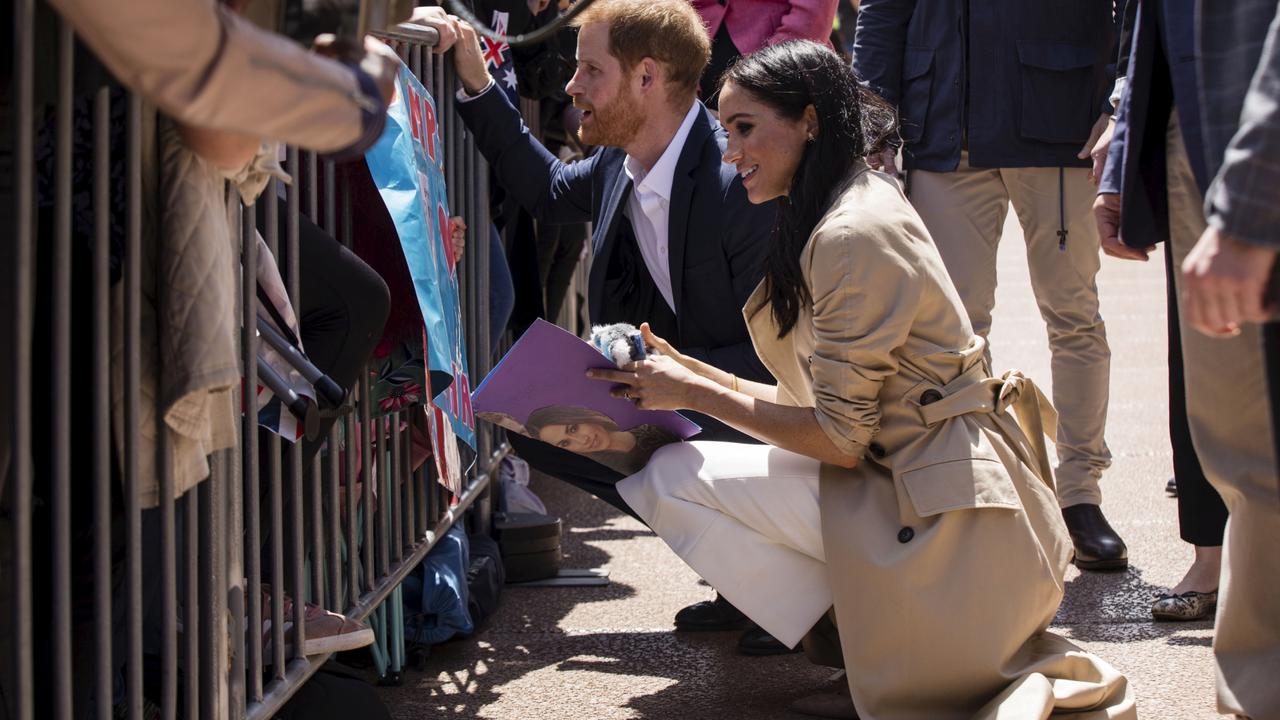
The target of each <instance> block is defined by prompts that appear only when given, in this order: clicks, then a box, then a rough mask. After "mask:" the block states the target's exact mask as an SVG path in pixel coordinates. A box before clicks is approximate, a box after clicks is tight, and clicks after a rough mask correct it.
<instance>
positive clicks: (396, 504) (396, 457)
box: [387, 410, 405, 563]
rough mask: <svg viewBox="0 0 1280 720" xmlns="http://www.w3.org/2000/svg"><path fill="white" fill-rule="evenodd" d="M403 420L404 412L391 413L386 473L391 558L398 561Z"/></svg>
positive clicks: (401, 554) (401, 531)
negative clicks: (389, 461)
mask: <svg viewBox="0 0 1280 720" xmlns="http://www.w3.org/2000/svg"><path fill="white" fill-rule="evenodd" d="M403 421H404V413H403V412H401V411H398V410H397V411H396V412H394V413H392V415H391V467H390V468H388V473H387V474H388V475H389V476H390V478H391V487H390V488H388V490H390V492H388V493H387V510H388V515H389V516H388V518H387V520H388V522H390V523H391V559H392V560H394V561H396V562H397V563H399V562H400V560H401V559H402V558H404V527H403V524H402V523H401V520H402V518H401V517H400V511H401V510H402V509H403V508H404V504H403V503H402V502H401V501H400V498H401V495H402V493H403V492H404V485H405V483H404V475H402V474H401V470H402V469H403V468H402V467H401V462H400V437H401V436H400V432H401V431H400V423H402V422H403Z"/></svg>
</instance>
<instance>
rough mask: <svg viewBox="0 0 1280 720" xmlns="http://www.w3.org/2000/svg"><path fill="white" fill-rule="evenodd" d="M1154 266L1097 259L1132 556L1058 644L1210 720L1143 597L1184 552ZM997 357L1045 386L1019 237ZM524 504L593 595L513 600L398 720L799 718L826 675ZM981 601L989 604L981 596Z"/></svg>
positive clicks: (1172, 631)
mask: <svg viewBox="0 0 1280 720" xmlns="http://www.w3.org/2000/svg"><path fill="white" fill-rule="evenodd" d="M1162 261H1163V259H1162V258H1161V257H1160V256H1159V255H1157V256H1155V257H1154V258H1153V259H1152V261H1151V262H1150V263H1147V264H1145V265H1139V264H1133V263H1121V262H1120V261H1116V260H1107V261H1104V264H1103V265H1104V266H1103V272H1102V275H1101V279H1100V283H1101V287H1102V300H1103V314H1104V316H1105V318H1106V320H1107V331H1108V335H1109V336H1110V339H1111V348H1112V354H1113V361H1112V375H1111V377H1112V382H1111V414H1110V422H1109V424H1108V433H1107V436H1108V441H1109V443H1110V445H1111V449H1112V452H1113V453H1114V455H1115V463H1114V465H1113V467H1112V469H1111V471H1110V472H1109V473H1108V474H1107V476H1106V477H1105V478H1104V481H1103V492H1104V494H1105V497H1106V499H1105V501H1104V508H1105V509H1106V511H1107V514H1108V516H1109V517H1110V519H1111V521H1112V522H1113V524H1114V525H1115V526H1116V528H1117V529H1118V530H1119V531H1120V533H1121V534H1122V535H1123V536H1124V538H1125V539H1126V541H1127V542H1128V543H1129V548H1130V554H1131V558H1132V566H1131V568H1130V570H1129V571H1128V572H1127V573H1122V574H1112V575H1097V574H1086V575H1081V574H1079V573H1078V572H1076V571H1075V570H1074V569H1073V570H1072V571H1071V574H1070V575H1069V576H1068V579H1069V582H1068V585H1067V594H1066V599H1065V601H1064V602H1063V605H1062V609H1061V611H1060V612H1059V614H1058V618H1057V621H1056V623H1055V628H1054V629H1055V630H1057V631H1059V632H1061V633H1064V634H1066V635H1068V636H1069V637H1071V638H1073V639H1075V640H1076V641H1077V642H1079V643H1080V644H1082V645H1084V646H1085V647H1086V648H1088V649H1090V650H1092V651H1094V652H1096V653H1098V654H1099V655H1101V656H1102V657H1104V658H1106V659H1108V660H1110V661H1111V662H1112V663H1113V664H1115V665H1116V666H1117V667H1118V668H1120V669H1121V670H1122V671H1124V672H1125V673H1126V674H1127V675H1128V677H1129V679H1130V681H1131V682H1132V683H1133V685H1134V687H1135V688H1136V691H1137V694H1138V698H1139V707H1140V709H1141V713H1142V715H1143V716H1144V717H1148V718H1170V719H1178V720H1180V719H1183V718H1187V719H1197V720H1198V719H1201V718H1216V717H1218V716H1217V715H1216V713H1214V711H1213V707H1214V706H1213V668H1212V658H1211V651H1210V647H1209V646H1210V642H1211V639H1212V633H1213V629H1212V626H1211V624H1210V623H1207V622H1204V623H1192V624H1178V625H1171V624H1153V623H1152V622H1151V620H1150V615H1149V609H1148V608H1149V605H1150V599H1151V596H1152V594H1153V592H1155V591H1156V590H1157V589H1159V588H1163V587H1167V586H1169V585H1172V584H1173V583H1175V582H1177V580H1178V579H1179V578H1180V577H1181V573H1182V572H1183V571H1184V570H1185V568H1186V566H1187V565H1188V564H1189V563H1190V557H1191V554H1190V548H1189V546H1186V545H1184V544H1183V543H1181V542H1180V541H1179V540H1178V533H1177V517H1176V507H1175V501H1174V500H1171V499H1168V498H1166V497H1165V494H1164V484H1165V481H1166V479H1167V478H1168V477H1169V475H1170V473H1171V460H1170V452H1169V443H1168V439H1167V431H1166V427H1167V425H1166V420H1167V391H1166V385H1165V381H1166V357H1165V352H1166V350H1165V309H1164V307H1165V305H1164V303H1165V300H1164V273H1163V266H1162ZM1000 277H1001V285H1000V289H999V294H998V302H997V313H996V319H995V327H994V331H993V336H992V341H993V346H994V350H995V353H994V355H995V364H996V366H997V367H1000V368H1005V367H1019V368H1021V369H1023V370H1024V371H1025V372H1027V374H1029V375H1031V376H1032V377H1034V378H1036V379H1037V381H1038V382H1040V383H1042V384H1043V385H1044V386H1045V387H1046V390H1047V389H1048V387H1047V386H1048V384H1049V355H1048V351H1047V349H1046V340H1045V332H1044V326H1043V324H1042V323H1041V321H1040V318H1039V315H1038V313H1037V310H1036V306H1035V303H1034V300H1033V298H1032V295H1031V290H1030V284H1029V281H1028V279H1027V273H1026V269H1025V254H1024V251H1023V248H1022V247H1021V242H1020V234H1018V233H1017V230H1016V226H1014V227H1013V228H1012V229H1011V232H1010V233H1007V235H1006V241H1005V242H1004V244H1003V248H1002V250H1001V257H1000ZM534 489H535V491H536V492H538V493H539V494H540V495H541V496H542V497H543V499H544V500H545V501H546V503H547V505H548V507H549V509H550V511H551V512H553V513H556V514H559V515H560V516H561V517H563V518H564V519H565V523H566V527H567V531H566V535H565V537H564V541H563V543H564V549H565V551H566V557H565V561H564V564H565V566H567V567H604V568H607V569H608V570H609V571H610V572H611V576H612V583H611V584H610V585H609V586H608V587H603V588H558V589H539V588H513V589H508V591H507V592H506V593H505V595H504V597H503V603H502V607H501V609H500V611H499V612H498V614H497V616H496V617H495V618H494V619H493V621H492V622H491V624H490V625H489V626H488V627H487V628H484V629H483V630H482V631H481V632H480V633H479V634H477V635H476V636H475V637H474V638H472V639H468V640H462V641H458V642H454V643H451V644H448V645H445V646H442V647H440V648H438V649H436V651H435V652H434V654H433V655H432V657H431V659H430V662H429V664H428V669H427V671H426V672H424V673H415V672H409V673H407V674H406V676H405V685H404V687H402V688H397V689H388V690H385V691H384V697H385V698H386V700H387V701H388V703H390V704H391V706H392V708H393V712H394V714H395V716H396V717H397V718H403V719H404V720H409V719H411V718H412V719H414V720H417V719H418V718H436V717H440V718H444V717H456V718H486V719H492V720H508V719H510V720H516V719H520V720H524V719H527V718H533V719H535V720H559V719H564V720H569V719H573V720H578V719H583V720H596V719H606V718H607V719H614V718H619V719H621V718H649V719H654V720H658V719H664V720H665V719H667V718H671V719H673V720H683V719H685V718H709V719H713V720H718V719H720V718H735V719H738V718H740V719H742V720H756V719H764V718H800V717H802V716H798V715H794V714H792V713H789V712H788V711H787V710H786V706H787V703H788V702H789V701H790V700H791V699H793V698H795V697H797V696H799V695H802V694H804V693H807V692H810V691H814V690H816V689H818V688H820V687H822V686H824V685H825V684H826V683H827V682H828V681H829V678H830V676H831V673H830V672H829V671H828V670H826V669H824V668H819V667H815V666H813V665H811V664H809V663H808V662H807V661H806V660H805V659H804V658H803V656H800V655H792V656H786V657H773V658H747V657H743V656H741V655H738V654H737V653H736V651H735V647H734V643H735V640H736V635H737V634H736V633H711V634H676V633H674V632H672V631H671V618H672V616H673V615H674V614H675V612H676V610H678V609H679V608H681V607H683V606H684V605H687V604H688V603H691V602H694V601H696V600H701V599H705V598H709V597H711V590H710V589H709V588H707V587H706V586H705V585H702V584H701V583H700V582H699V580H698V578H697V576H696V575H694V574H693V573H692V572H691V571H689V570H688V569H687V568H686V567H685V566H684V565H683V564H682V563H681V562H680V561H679V560H678V559H677V558H676V557H675V555H673V554H672V553H671V552H670V551H669V550H668V549H667V548H666V546H665V545H663V543H662V542H661V541H660V540H658V539H656V538H655V537H654V536H652V535H651V534H649V533H648V532H646V531H645V530H644V528H643V526H641V525H640V524H639V523H638V522H636V521H634V520H632V519H631V518H628V517H625V516H622V515H620V514H618V513H616V512H613V511H611V510H610V509H609V508H608V506H606V505H605V504H604V503H601V502H597V501H594V500H593V499H592V498H590V497H589V496H587V495H585V494H582V493H580V492H578V491H577V490H573V489H571V488H567V487H564V486H561V484H560V483H556V482H553V481H545V480H544V481H540V482H535V484H534ZM991 601H992V602H999V601H1000V600H999V596H998V594H997V593H994V592H993V593H992V597H991Z"/></svg>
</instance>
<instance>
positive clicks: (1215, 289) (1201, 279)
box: [1182, 14, 1280, 335]
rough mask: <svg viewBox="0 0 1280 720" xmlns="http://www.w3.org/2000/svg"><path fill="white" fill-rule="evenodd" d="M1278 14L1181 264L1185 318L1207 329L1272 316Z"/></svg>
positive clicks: (1228, 328)
mask: <svg viewBox="0 0 1280 720" xmlns="http://www.w3.org/2000/svg"><path fill="white" fill-rule="evenodd" d="M1277 188H1280V14H1277V16H1276V18H1275V19H1274V20H1273V21H1272V23H1271V27H1270V29H1269V30H1268V32H1267V39H1266V42H1265V43H1264V45H1263V48H1262V57H1261V58H1260V59H1259V61H1258V69H1257V71H1256V72H1255V73H1254V76H1253V82H1252V83H1251V84H1250V86H1249V92H1248V94H1247V95H1245V100H1244V107H1243V108H1242V109H1241V111H1240V128H1239V129H1238V130H1237V131H1236V134H1235V137H1233V138H1232V140H1231V144H1230V145H1228V146H1227V152H1226V154H1225V155H1224V156H1223V163H1222V169H1221V170H1219V171H1218V176H1217V177H1215V178H1214V180H1213V183H1212V184H1211V185H1210V186H1209V191H1208V192H1207V193H1206V194H1205V206H1206V216H1207V219H1208V221H1209V227H1208V229H1206V230H1205V231H1204V234H1203V235H1202V236H1201V237H1200V241H1199V242H1197V243H1196V245H1195V247H1194V248H1192V250H1191V253H1190V254H1189V255H1187V258H1186V260H1185V261H1184V262H1183V263H1182V278H1183V285H1182V286H1183V292H1184V293H1185V298H1186V301H1185V306H1186V314H1187V319H1188V320H1189V321H1190V322H1191V324H1192V326H1194V327H1195V328H1196V329H1198V330H1200V331H1201V332H1204V333H1207V334H1209V335H1224V334H1232V333H1235V332H1237V331H1238V330H1239V327H1240V324H1241V323H1246V322H1263V321H1265V320H1267V318H1268V315H1269V309H1268V308H1267V303H1266V299H1265V297H1264V294H1265V292H1266V287H1267V281H1268V279H1269V278H1270V277H1271V268H1272V266H1273V265H1275V261H1276V252H1277V251H1280V230H1278V229H1277V228H1280V191H1278V190H1277Z"/></svg>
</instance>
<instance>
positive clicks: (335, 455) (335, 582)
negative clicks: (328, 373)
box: [324, 416, 349, 611]
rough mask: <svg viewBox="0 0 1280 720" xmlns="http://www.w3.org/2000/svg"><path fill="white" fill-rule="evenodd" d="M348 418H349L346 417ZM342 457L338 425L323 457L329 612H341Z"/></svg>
mask: <svg viewBox="0 0 1280 720" xmlns="http://www.w3.org/2000/svg"><path fill="white" fill-rule="evenodd" d="M348 417H349V416H348ZM341 457H342V455H341V453H339V452H338V423H334V424H333V427H331V428H329V454H328V456H326V457H325V464H324V466H325V488H326V490H327V491H328V495H327V498H328V511H329V523H328V527H329V556H328V559H329V577H328V585H329V602H328V603H327V607H328V608H329V609H330V610H335V611H341V610H342V609H343V607H344V605H343V603H342V566H341V564H340V562H341V560H342V554H341V550H340V545H341V543H342V530H341V529H340V526H339V524H338V523H339V518H338V509H339V508H338V463H339V460H340V458H341Z"/></svg>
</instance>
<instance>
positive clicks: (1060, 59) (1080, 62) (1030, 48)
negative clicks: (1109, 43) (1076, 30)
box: [1018, 42, 1098, 70]
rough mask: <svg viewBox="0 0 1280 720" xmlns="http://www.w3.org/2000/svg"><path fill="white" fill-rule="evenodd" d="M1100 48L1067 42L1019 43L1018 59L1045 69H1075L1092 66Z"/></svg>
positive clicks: (1025, 63) (1031, 65) (1023, 62)
mask: <svg viewBox="0 0 1280 720" xmlns="http://www.w3.org/2000/svg"><path fill="white" fill-rule="evenodd" d="M1097 58H1098V50H1097V49H1096V48H1092V47H1089V46H1087V45H1068V44H1066V43H1021V42H1020V43H1018V60H1019V61H1021V63H1022V64H1023V65H1028V66H1030V67H1036V68H1041V69H1043V70H1075V69H1078V68H1087V67H1091V66H1092V65H1093V64H1094V63H1095V62H1096V61H1097Z"/></svg>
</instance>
